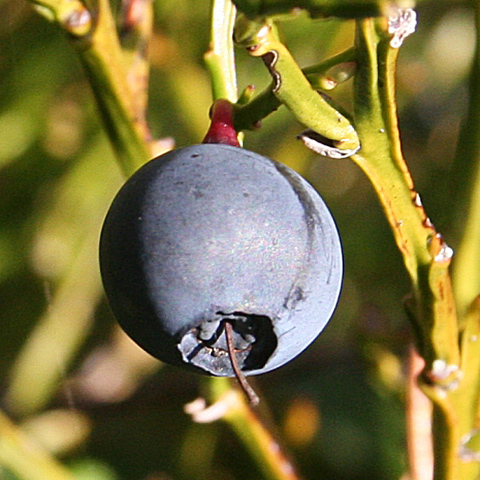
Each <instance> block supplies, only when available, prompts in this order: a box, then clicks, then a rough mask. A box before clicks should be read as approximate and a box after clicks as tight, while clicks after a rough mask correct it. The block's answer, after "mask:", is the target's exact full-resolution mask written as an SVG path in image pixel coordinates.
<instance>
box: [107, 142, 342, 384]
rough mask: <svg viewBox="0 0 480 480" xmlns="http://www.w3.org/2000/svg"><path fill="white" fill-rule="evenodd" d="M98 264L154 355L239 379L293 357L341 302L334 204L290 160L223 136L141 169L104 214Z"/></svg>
mask: <svg viewBox="0 0 480 480" xmlns="http://www.w3.org/2000/svg"><path fill="white" fill-rule="evenodd" d="M100 267H101V273H102V278H103V283H104V286H105V290H106V293H107V297H108V300H109V303H110V306H111V309H112V311H113V313H114V315H115V316H116V317H117V319H118V321H119V323H120V324H121V326H122V327H123V329H124V330H125V331H126V332H127V334H128V335H130V337H131V338H132V339H133V340H134V341H136V342H137V343H138V344H139V345H140V346H141V347H143V348H144V349H145V350H146V351H147V352H149V353H150V354H152V355H153V356H155V357H157V358H159V359H160V360H163V361H165V362H167V363H171V364H174V365H180V366H187V367H188V368H193V369H195V370H197V371H198V372H201V373H205V374H211V375H218V376H233V375H234V372H233V367H232V363H231V361H230V358H229V354H228V348H227V335H226V334H225V331H226V325H227V324H229V327H228V329H229V330H230V331H231V332H232V335H233V343H234V346H235V353H236V360H237V361H238V364H239V368H241V370H242V371H243V373H244V374H245V375H255V374H260V373H265V372H268V371H270V370H273V369H275V368H278V367H280V366H281V365H283V364H285V363H287V362H289V361H290V360H291V359H292V358H294V357H296V356H297V355H298V354H299V353H301V352H302V351H303V350H304V349H305V348H307V346H308V345H310V343H311V342H313V340H314V339H315V338H316V337H317V336H318V335H319V333H320V332H321V331H322V330H323V328H324V327H325V325H326V323H327V322H328V320H329V319H330V317H331V315H332V313H333V310H334V308H335V306H336V303H337V300H338V297H339V292H340V287H341V281H342V253H341V246H340V240H339V237H338V233H337V230H336V227H335V224H334V221H333V219H332V216H331V214H330V212H329V211H328V209H327V207H326V206H325V204H324V202H323V200H322V199H321V198H320V196H319V195H318V193H317V192H316V191H315V190H314V189H313V188H312V187H311V186H310V185H309V184H308V183H307V182H306V181H305V180H304V179H303V178H302V177H301V176H299V175H298V174H297V173H295V172H294V171H293V170H291V169H289V168H288V167H286V166H284V165H282V164H279V163H277V162H275V161H273V160H270V159H268V158H265V157H263V156H261V155H258V154H256V153H253V152H249V151H248V150H245V149H242V148H238V147H234V146H229V145H217V144H202V145H194V146H190V147H186V148H181V149H178V150H174V151H171V152H169V153H167V154H165V155H162V156H160V157H158V158H156V159H154V160H152V161H151V162H149V163H147V164H146V165H144V166H143V167H142V168H141V169H140V170H139V171H138V172H136V173H135V174H134V175H133V176H132V177H131V178H130V179H129V180H128V181H127V182H126V184H125V185H124V186H123V187H122V189H121V190H120V192H119V193H118V194H117V196H116V198H115V200H114V201H113V204H112V206H111V208H110V210H109V212H108V214H107V217H106V220H105V223H104V226H103V230H102V235H101V241H100Z"/></svg>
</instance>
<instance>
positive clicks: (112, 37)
mask: <svg viewBox="0 0 480 480" xmlns="http://www.w3.org/2000/svg"><path fill="white" fill-rule="evenodd" d="M32 3H34V5H36V6H37V9H39V10H40V12H41V13H45V14H46V16H47V17H49V18H53V19H55V20H56V21H57V22H58V23H59V25H60V26H61V27H62V28H63V29H64V30H66V31H67V32H68V34H69V37H70V39H71V40H72V45H73V46H74V47H75V48H76V49H77V51H78V54H79V56H80V59H81V61H82V63H83V65H84V67H85V71H86V74H87V76H88V78H89V81H90V85H91V86H92V90H93V93H94V96H95V98H96V101H97V105H98V107H99V110H100V113H101V116H102V118H103V121H104V124H105V127H106V129H107V133H108V136H109V139H110V141H111V142H112V145H113V148H114V151H115V154H116V157H117V159H118V161H119V163H120V166H121V168H122V170H123V172H124V173H125V174H126V175H127V176H129V175H131V174H132V173H133V172H134V171H135V170H136V169H137V168H138V167H139V166H140V165H142V164H143V163H145V162H146V161H147V160H148V159H149V158H150V157H151V152H150V151H149V148H148V146H147V141H148V138H146V135H147V132H145V124H144V122H143V116H142V115H139V114H138V110H137V108H136V100H135V95H134V92H133V91H132V89H131V88H130V85H129V84H128V81H127V68H126V63H127V62H126V61H125V59H124V57H123V53H122V50H121V47H120V42H119V40H118V35H117V33H116V26H115V22H114V19H113V16H112V12H111V9H110V3H109V1H108V0H98V5H97V11H96V12H95V15H93V12H90V11H88V10H87V9H86V8H85V6H83V4H82V3H81V2H78V1H77V0H73V1H69V0H32ZM94 17H95V20H96V21H95V22H94V21H93V18H94ZM79 18H81V19H82V21H79V20H78V19H79Z"/></svg>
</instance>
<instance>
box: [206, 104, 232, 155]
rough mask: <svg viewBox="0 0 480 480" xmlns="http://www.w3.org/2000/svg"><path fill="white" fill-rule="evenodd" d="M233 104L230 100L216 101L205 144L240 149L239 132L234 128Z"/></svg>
mask: <svg viewBox="0 0 480 480" xmlns="http://www.w3.org/2000/svg"><path fill="white" fill-rule="evenodd" d="M233 109H234V107H233V104H232V103H230V102H229V101H228V100H224V99H220V100H216V101H215V103H214V104H213V106H212V112H211V118H212V123H211V124H210V128H209V129H208V132H207V135H206V136H205V139H204V140H203V143H222V144H224V145H231V146H232V147H239V146H240V143H239V142H238V138H237V132H236V131H235V128H234V127H233Z"/></svg>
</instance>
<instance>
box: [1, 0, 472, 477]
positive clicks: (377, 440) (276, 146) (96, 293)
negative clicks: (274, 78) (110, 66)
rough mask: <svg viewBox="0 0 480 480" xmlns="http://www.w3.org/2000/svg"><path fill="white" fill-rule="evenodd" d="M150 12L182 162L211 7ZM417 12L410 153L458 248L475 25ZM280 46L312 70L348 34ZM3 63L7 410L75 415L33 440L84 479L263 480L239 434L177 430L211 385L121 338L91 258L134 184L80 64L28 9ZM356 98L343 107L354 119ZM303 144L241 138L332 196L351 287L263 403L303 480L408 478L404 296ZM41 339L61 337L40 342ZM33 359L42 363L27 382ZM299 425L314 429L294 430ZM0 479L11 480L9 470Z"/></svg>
mask: <svg viewBox="0 0 480 480" xmlns="http://www.w3.org/2000/svg"><path fill="white" fill-rule="evenodd" d="M155 13H156V21H155V32H154V37H153V39H152V45H151V51H150V57H151V67H152V71H151V79H150V105H149V122H150V126H151V129H152V133H153V135H154V137H155V138H167V137H171V138H173V139H174V140H175V143H176V145H177V146H182V145H188V144H191V143H194V142H199V141H201V139H202V137H203V135H204V133H205V131H206V129H207V126H208V110H209V107H210V104H211V93H210V82H209V77H208V74H207V72H206V69H205V68H204V64H203V54H204V53H205V51H206V50H207V49H208V41H209V2H206V1H203V0H162V1H157V2H155ZM418 14H419V27H418V31H417V33H416V34H415V35H413V36H412V37H410V38H409V39H408V40H407V41H406V42H405V45H404V46H403V47H402V50H401V53H400V64H399V70H398V100H399V106H400V126H401V132H402V138H403V142H404V152H405V157H406V158H407V161H408V164H409V166H410V168H411V171H412V173H413V177H414V180H415V182H416V186H417V190H418V191H419V192H420V193H421V195H422V199H423V203H424V205H425V208H426V211H427V212H428V214H429V216H430V218H431V219H432V221H433V222H434V223H435V225H436V227H437V229H438V230H439V231H440V232H442V233H443V234H444V237H445V238H446V240H447V242H448V243H449V244H451V246H452V247H455V245H456V242H458V240H459V233H458V231H457V230H456V228H457V227H458V222H456V221H454V218H453V215H452V211H453V209H452V203H453V201H452V198H454V197H455V195H457V193H458V192H456V190H455V183H454V182H452V178H451V176H450V172H451V168H452V162H453V158H454V151H455V144H456V139H457V134H458V129H459V125H460V122H461V119H462V117H463V116H464V114H465V110H466V107H467V101H468V98H467V89H466V85H467V84H466V75H467V74H468V69H469V65H470V62H471V57H472V52H473V48H474V24H473V13H472V11H470V10H469V8H468V7H467V6H464V5H463V4H462V3H460V2H448V1H445V2H438V1H436V2H434V1H426V2H422V3H421V4H420V5H419V6H418ZM283 32H284V35H285V38H286V41H287V44H288V46H289V47H290V48H291V50H292V52H293V53H294V55H295V57H296V58H297V60H298V62H299V64H300V65H301V66H306V65H309V64H312V63H315V62H318V61H320V60H322V59H324V58H328V57H329V56H331V55H332V54H335V53H338V52H340V51H342V50H344V49H345V48H347V47H349V46H350V45H351V44H352V39H353V24H352V22H351V21H340V20H335V19H326V20H315V21H311V20H310V19H308V18H307V17H306V16H304V15H300V16H298V18H295V19H291V20H286V21H285V22H284V24H283ZM0 46H1V48H0V185H1V192H2V194H1V195H0V219H1V222H0V382H1V383H0V385H1V392H2V396H4V395H3V394H5V395H6V397H5V407H6V409H7V411H8V412H10V413H11V414H12V415H13V416H16V417H18V418H19V419H20V421H21V422H27V421H28V422H32V421H34V420H39V419H41V418H42V415H45V411H47V412H48V411H50V410H53V411H58V412H63V413H65V411H67V412H70V413H71V414H72V416H73V417H72V418H73V420H72V419H70V420H69V421H74V422H79V423H76V424H75V423H74V424H70V423H65V422H67V420H65V417H60V420H59V417H58V416H56V417H55V416H54V417H50V420H49V421H46V422H45V423H43V424H41V425H42V426H41V428H39V429H37V430H36V431H35V429H33V430H32V431H31V435H33V436H37V437H38V438H41V437H42V435H41V434H40V433H38V432H43V434H50V436H51V437H53V438H54V439H55V438H59V437H61V435H60V432H63V433H65V431H67V432H70V433H72V435H71V436H68V435H67V437H69V438H68V439H65V440H62V441H61V442H60V445H56V446H55V448H54V447H52V446H51V444H49V443H48V441H47V440H45V439H43V440H42V439H40V440H39V441H42V442H44V445H46V446H47V447H48V448H49V449H52V451H54V452H55V453H56V454H57V455H59V457H60V458H61V459H62V460H64V461H65V462H66V464H67V465H68V466H70V467H71V469H72V471H74V473H75V475H76V476H75V478H79V479H90V478H92V479H93V478H95V479H100V480H101V479H106V480H107V479H108V480H110V479H145V480H147V479H148V480H154V479H156V480H167V479H189V480H196V479H199V480H202V479H206V478H220V479H225V480H228V479H234V478H242V479H245V480H248V479H257V478H259V472H258V471H257V470H256V467H255V466H254V464H253V463H252V462H251V461H250V459H249V458H248V455H247V454H246V452H245V451H244V450H243V447H242V446H241V445H240V444H239V442H238V440H237V439H236V438H235V437H234V436H233V434H232V433H231V432H230V431H228V430H227V429H225V428H224V426H223V425H221V424H209V425H197V424H193V423H192V422H191V420H190V418H189V417H188V416H187V415H186V414H185V413H184V412H183V406H184V404H185V403H187V402H190V401H192V400H194V399H195V398H196V396H198V395H199V393H201V392H200V391H201V386H200V385H199V383H198V379H197V377H195V376H193V375H191V374H189V373H185V372H183V371H180V370H177V369H174V368H170V367H165V368H162V369H159V368H158V367H159V365H158V364H157V362H155V361H153V360H151V359H150V358H148V357H147V356H146V354H145V355H144V354H143V353H142V352H140V351H139V350H138V349H137V348H136V347H135V346H133V345H132V344H131V343H130V341H129V340H126V339H125V338H124V337H123V336H122V334H121V333H119V332H118V331H117V329H116V326H115V322H114V320H113V318H112V316H111V314H110V312H109V311H108V307H107V306H106V305H105V302H104V300H103V296H102V291H101V286H100V282H99V277H98V272H97V265H96V262H97V260H96V255H97V253H96V244H97V238H98V233H99V229H100V225H101V222H102V219H103V215H104V213H105V211H106V208H107V207H108V204H109V202H110V200H111V199H112V197H113V195H114V193H115V191H116V190H117V188H118V187H119V185H120V184H121V181H122V180H121V175H120V172H119V169H118V167H117V165H116V163H115V161H114V158H113V153H112V150H111V148H110V145H109V143H108V140H107V138H106V136H105V134H104V133H103V130H102V126H101V124H100V122H99V119H98V116H97V111H96V107H95V105H94V102H93V98H92V95H91V91H90V88H89V85H88V82H87V80H86V78H85V76H84V73H83V71H82V68H81V66H80V63H79V61H78V59H77V57H76V54H75V52H74V51H73V50H72V48H71V46H70V44H69V42H68V41H67V39H66V38H65V36H64V34H63V33H62V32H60V31H59V29H58V28H57V27H56V26H55V25H52V24H50V23H48V22H47V21H46V20H44V19H43V18H42V17H40V16H39V15H37V14H36V13H35V12H34V11H33V10H32V8H31V7H30V5H29V4H28V3H27V2H26V1H25V0H2V1H1V2H0ZM237 67H238V75H239V85H240V87H241V88H244V87H245V86H247V85H248V84H254V85H255V86H256V87H257V88H258V90H260V89H261V88H263V87H264V86H266V85H267V84H268V83H269V77H268V73H267V72H266V70H265V68H264V66H263V64H262V62H261V61H260V60H258V59H254V58H251V57H249V56H248V55H247V54H246V53H245V52H243V51H238V52H237ZM349 88H350V85H349V84H348V83H347V84H346V85H344V86H341V87H339V88H338V91H336V92H335V93H334V95H333V96H334V97H335V99H336V100H337V101H339V102H340V103H341V104H342V105H344V106H345V108H347V109H348V107H349V95H350V93H349ZM300 130H301V126H300V125H298V124H297V123H295V122H294V121H293V120H292V117H291V116H290V115H289V114H288V112H287V111H286V110H285V109H280V110H279V111H278V112H276V113H275V114H273V115H271V116H270V117H269V118H267V119H265V120H264V122H263V123H262V127H261V129H259V130H256V131H253V132H248V133H247V134H246V139H245V146H246V147H247V148H249V149H251V150H254V151H257V152H259V153H262V154H265V155H267V156H270V157H272V158H275V159H277V160H279V161H282V162H284V163H286V164H287V165H289V166H291V167H293V168H295V169H297V170H298V171H300V172H301V173H302V174H303V175H305V176H306V178H307V179H308V180H309V181H311V182H312V183H313V185H314V186H315V187H316V188H317V189H318V190H319V192H320V193H321V194H322V196H323V197H324V198H325V200H326V202H327V203H328V205H329V207H330V208H331V210H332V212H333V213H334V215H335V218H336V221H337V224H338V227H339V230H340V233H341V237H342V241H343V245H344V252H345V283H344V289H343V294H342V298H341V301H340V304H339V307H338V309H337V312H336V314H335V316H334V318H333V319H332V321H331V323H330V325H329V326H328V328H327V330H326V331H325V332H324V333H323V334H322V336H321V337H320V338H319V339H318V340H317V341H316V342H315V344H314V345H313V346H312V347H310V348H309V350H308V351H307V352H305V353H304V354H303V355H301V356H300V357H299V358H297V359H296V360H295V361H293V362H292V363H291V364H289V365H287V366H286V367H283V368H282V369H280V370H278V371H275V372H273V373H271V374H268V375H265V376H262V377H259V378H257V379H255V386H256V388H258V390H259V391H260V392H261V393H262V394H263V396H264V397H265V399H266V401H267V403H268V405H269V408H270V409H271V413H272V416H273V418H274V420H275V422H276V424H277V425H278V428H279V431H280V432H281V433H283V434H284V438H285V442H286V445H287V448H289V449H290V450H291V451H292V452H293V453H294V456H295V457H296V460H297V462H298V464H299V469H300V471H301V472H302V474H303V475H304V476H305V477H306V478H312V479H316V480H317V479H318V480H321V479H329V480H335V479H339V480H340V479H346V478H348V479H349V480H361V479H365V480H366V479H368V480H375V479H379V480H380V479H382V480H389V479H392V480H393V479H398V478H399V477H400V476H401V474H402V472H403V471H404V469H405V433H404V408H403V402H404V394H405V392H404V387H403V380H404V377H403V375H404V371H403V369H402V362H403V360H404V358H405V355H406V352H407V347H408V346H409V344H410V342H411V334H410V331H409V326H408V322H407V319H406V316H405V314H404V310H403V304H402V302H403V298H404V296H405V295H406V294H407V293H408V290H409V283H408V278H407V275H406V273H404V268H403V264H402V260H401V258H400V255H399V253H398V252H397V249H396V247H395V244H394V241H393V239H392V235H391V233H390V230H389V228H388V225H387V223H386V221H385V219H384V216H383V213H382V211H381V209H380V207H379V205H378V202H377V198H376V197H375V195H374V192H373V189H372V188H371V187H370V185H369V183H368V182H367V180H366V179H365V178H364V177H363V175H362V173H361V172H360V170H359V169H358V168H357V167H356V166H355V165H354V164H353V163H351V162H349V161H348V160H343V161H339V160H329V159H324V158H320V157H317V156H315V155H313V154H312V153H310V152H309V151H307V150H306V149H305V148H304V147H303V146H302V145H301V144H300V143H299V142H297V141H296V140H295V135H296V134H297V133H298V132H299V131H300ZM52 319H53V320H52ZM42 322H43V324H48V325H50V326H49V327H48V328H47V331H48V332H47V333H48V334H45V331H44V330H43V331H42V333H41V334H39V330H38V326H39V325H42ZM49 322H51V323H49ZM26 344H30V345H34V344H36V345H37V347H36V349H34V350H33V351H34V352H35V353H34V354H33V356H30V357H28V358H26V359H25V358H24V359H23V360H22V361H23V364H22V365H21V366H20V365H19V360H18V359H19V358H20V357H19V354H20V352H22V349H23V347H24V346H25V345H26ZM66 345H70V347H68V348H69V349H70V350H69V351H74V352H75V356H74V358H70V357H69V355H68V354H67V353H68V352H67V353H65V352H64V351H65V349H66V348H67V347H65V346H66ZM386 359H389V361H388V363H386ZM392 359H393V361H392ZM42 362H44V365H43V366H42ZM42 368H43V369H51V370H54V371H56V372H58V373H57V375H56V376H54V379H53V380H52V379H50V380H49V381H53V382H54V384H53V385H50V386H48V385H47V387H48V388H51V389H53V391H54V392H56V393H55V394H54V395H53V397H52V398H50V397H48V396H46V397H45V396H44V397H42V398H43V399H45V398H47V399H48V402H46V403H45V402H44V401H43V400H42V399H40V400H38V398H39V396H40V397H41V396H42V395H43V394H42V392H41V389H42V388H43V386H44V384H45V382H44V379H43V378H42V376H41V372H42V371H44V370H42ZM22 369H23V370H22ZM19 372H20V373H19ZM21 372H23V373H21ZM19 375H20V377H19ZM12 378H14V379H16V380H15V381H16V383H14V384H12ZM19 378H20V380H18V379H19ZM57 382H58V385H57ZM12 385H14V386H15V388H14V387H13V386H12ZM42 402H43V403H42ZM52 418H54V420H52ZM302 422H304V423H303V425H305V426H312V425H313V428H310V429H306V428H305V429H300V430H299V429H295V428H294V426H295V425H302ZM30 425H31V424H30ZM71 425H74V426H71ZM292 425H293V426H292ZM25 428H27V426H26V427H25ZM55 428H57V429H58V430H55ZM35 432H36V433H35ZM55 432H57V433H55ZM75 432H77V433H78V434H79V435H78V438H76V437H75V435H74V433H75ZM302 432H303V433H302ZM305 432H306V433H305ZM72 437H75V438H72ZM62 445H63V447H65V448H62ZM47 447H46V448H47ZM0 478H2V479H3V478H5V479H11V478H12V479H13V478H16V477H14V476H13V474H12V473H11V472H8V471H7V470H6V469H5V470H1V467H0Z"/></svg>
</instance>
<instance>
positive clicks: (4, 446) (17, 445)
mask: <svg viewBox="0 0 480 480" xmlns="http://www.w3.org/2000/svg"><path fill="white" fill-rule="evenodd" d="M1 467H4V468H7V469H8V470H9V471H10V472H11V473H13V474H14V475H16V477H18V478H19V479H24V480H73V479H74V477H73V475H72V474H71V473H70V472H69V471H68V470H67V469H66V468H65V467H64V466H63V465H61V464H60V463H59V462H58V461H57V460H55V459H54V458H53V457H52V456H50V454H49V453H48V452H46V451H45V450H43V449H42V448H40V447H39V446H38V445H37V444H36V443H35V442H33V441H32V440H31V439H30V438H29V437H28V436H27V435H25V433H23V432H22V430H21V429H20V428H18V427H17V426H16V425H15V424H14V423H13V422H12V421H11V420H10V419H9V418H8V417H7V416H6V415H5V414H4V413H3V412H2V411H0V476H2V472H1ZM2 478H3V477H2Z"/></svg>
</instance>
